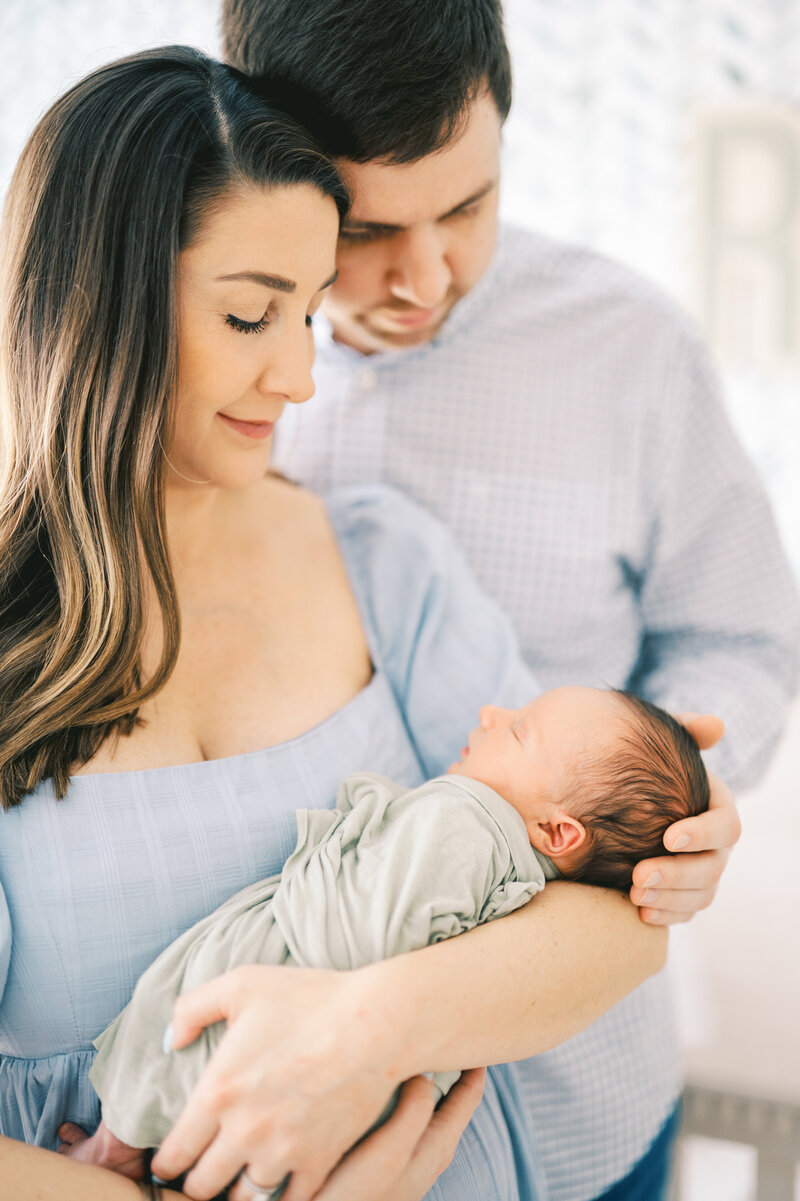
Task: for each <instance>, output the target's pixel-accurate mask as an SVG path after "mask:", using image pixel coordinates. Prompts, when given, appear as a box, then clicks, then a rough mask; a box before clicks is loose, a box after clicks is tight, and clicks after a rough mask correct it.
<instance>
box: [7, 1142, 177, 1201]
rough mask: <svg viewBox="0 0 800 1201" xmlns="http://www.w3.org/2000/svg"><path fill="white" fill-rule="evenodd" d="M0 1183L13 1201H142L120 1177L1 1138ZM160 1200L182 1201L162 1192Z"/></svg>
mask: <svg viewBox="0 0 800 1201" xmlns="http://www.w3.org/2000/svg"><path fill="white" fill-rule="evenodd" d="M0 1180H2V1182H3V1189H2V1195H3V1196H4V1197H13V1198H14V1199H15V1201H142V1191H141V1189H140V1188H139V1185H138V1184H134V1182H133V1181H132V1180H128V1179H126V1178H125V1177H124V1176H117V1175H115V1173H114V1172H107V1171H106V1170H105V1169H104V1168H95V1167H91V1166H90V1165H89V1164H85V1163H76V1162H75V1161H74V1160H71V1159H65V1158H64V1156H63V1155H56V1154H55V1153H54V1152H53V1151H45V1150H43V1149H42V1148H41V1147H29V1146H28V1145H27V1144H26V1143H20V1142H17V1140H16V1139H12V1138H4V1137H3V1136H2V1135H0ZM164 1198H165V1201H166V1199H167V1198H168V1199H169V1201H181V1199H182V1198H183V1199H184V1201H186V1195H185V1194H184V1193H178V1192H168V1193H166V1192H165V1194H164Z"/></svg>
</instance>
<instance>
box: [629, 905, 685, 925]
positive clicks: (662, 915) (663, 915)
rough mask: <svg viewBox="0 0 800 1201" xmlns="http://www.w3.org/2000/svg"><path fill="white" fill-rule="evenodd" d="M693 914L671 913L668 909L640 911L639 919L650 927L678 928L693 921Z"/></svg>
mask: <svg viewBox="0 0 800 1201" xmlns="http://www.w3.org/2000/svg"><path fill="white" fill-rule="evenodd" d="M693 916H694V915H693V914H691V913H671V912H670V911H669V910H668V909H640V910H639V917H640V918H641V919H642V921H643V922H646V924H647V925H648V926H678V925H680V924H681V923H682V922H688V921H691V919H692V917H693Z"/></svg>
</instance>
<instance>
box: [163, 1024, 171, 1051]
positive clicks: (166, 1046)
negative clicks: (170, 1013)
mask: <svg viewBox="0 0 800 1201" xmlns="http://www.w3.org/2000/svg"><path fill="white" fill-rule="evenodd" d="M172 1038H173V1030H172V1022H170V1024H169V1025H168V1026H167V1028H166V1030H165V1031H164V1041H163V1042H162V1044H161V1050H162V1051H163V1052H164V1054H165V1055H169V1053H170V1051H171V1050H172Z"/></svg>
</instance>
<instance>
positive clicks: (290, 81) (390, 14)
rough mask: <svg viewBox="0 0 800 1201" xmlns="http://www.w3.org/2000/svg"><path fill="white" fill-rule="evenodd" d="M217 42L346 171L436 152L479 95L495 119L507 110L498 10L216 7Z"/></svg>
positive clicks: (341, 4) (436, 3) (350, 1)
mask: <svg viewBox="0 0 800 1201" xmlns="http://www.w3.org/2000/svg"><path fill="white" fill-rule="evenodd" d="M222 38H223V53H224V55H225V57H226V58H227V60H228V61H229V62H230V63H231V64H232V65H233V66H234V67H237V68H238V70H240V71H243V72H244V73H245V74H246V75H249V76H250V77H251V78H252V79H253V80H254V82H255V83H256V85H257V86H258V82H259V80H261V79H264V80H266V79H269V85H268V88H267V91H265V96H266V98H267V99H269V100H271V101H272V102H273V103H274V104H278V105H280V106H281V107H282V108H284V109H285V110H287V111H289V112H291V113H292V115H293V116H295V117H296V118H297V119H298V120H300V121H301V122H302V123H303V125H305V126H306V128H307V129H309V130H310V131H311V133H313V134H314V136H315V137H316V138H317V140H318V141H319V142H320V143H321V145H322V146H323V147H324V149H325V150H326V151H327V152H328V153H329V154H332V155H341V156H342V157H343V158H348V159H351V160H353V161H354V162H359V163H365V162H370V161H372V160H374V159H381V160H384V161H386V162H389V163H410V162H414V161H415V160H417V159H420V158H423V157H424V156H425V155H428V154H432V153H433V152H434V151H436V150H440V149H441V148H442V147H443V146H445V145H446V144H447V142H449V141H450V139H451V138H452V137H454V136H455V135H457V134H458V133H459V132H460V129H461V127H462V123H463V121H464V118H465V116H466V110H467V106H468V105H469V103H470V102H471V101H472V100H474V99H475V98H476V97H477V96H478V95H479V94H480V93H481V92H482V91H483V89H484V88H486V89H488V92H489V94H490V95H491V96H492V97H493V98H494V102H495V104H496V105H497V108H498V111H499V113H500V116H501V118H503V119H505V117H506V116H507V115H508V110H509V108H510V106H511V64H510V61H509V55H508V48H507V46H506V42H505V37H504V34H503V16H502V10H501V7H500V0H224V3H223V8H222ZM265 87H266V84H265ZM267 92H268V94H267Z"/></svg>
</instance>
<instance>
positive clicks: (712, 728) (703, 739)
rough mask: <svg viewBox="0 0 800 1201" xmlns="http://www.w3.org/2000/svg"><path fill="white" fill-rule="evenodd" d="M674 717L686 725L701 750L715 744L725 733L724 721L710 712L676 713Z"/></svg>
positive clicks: (708, 748)
mask: <svg viewBox="0 0 800 1201" xmlns="http://www.w3.org/2000/svg"><path fill="white" fill-rule="evenodd" d="M675 718H676V720H677V721H679V722H680V723H681V725H683V726H685V727H686V729H687V730H688V731H689V733H690V734H691V736H692V738H694V740H695V742H696V743H697V745H698V746H699V747H700V750H701V751H708V750H710V749H711V747H712V746H716V744H717V743H718V742H719V740H720V738H722V736H723V734H724V733H725V722H724V721H723V720H722V718H721V717H715V716H714V714H712V713H690V712H684V713H676V714H675Z"/></svg>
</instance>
